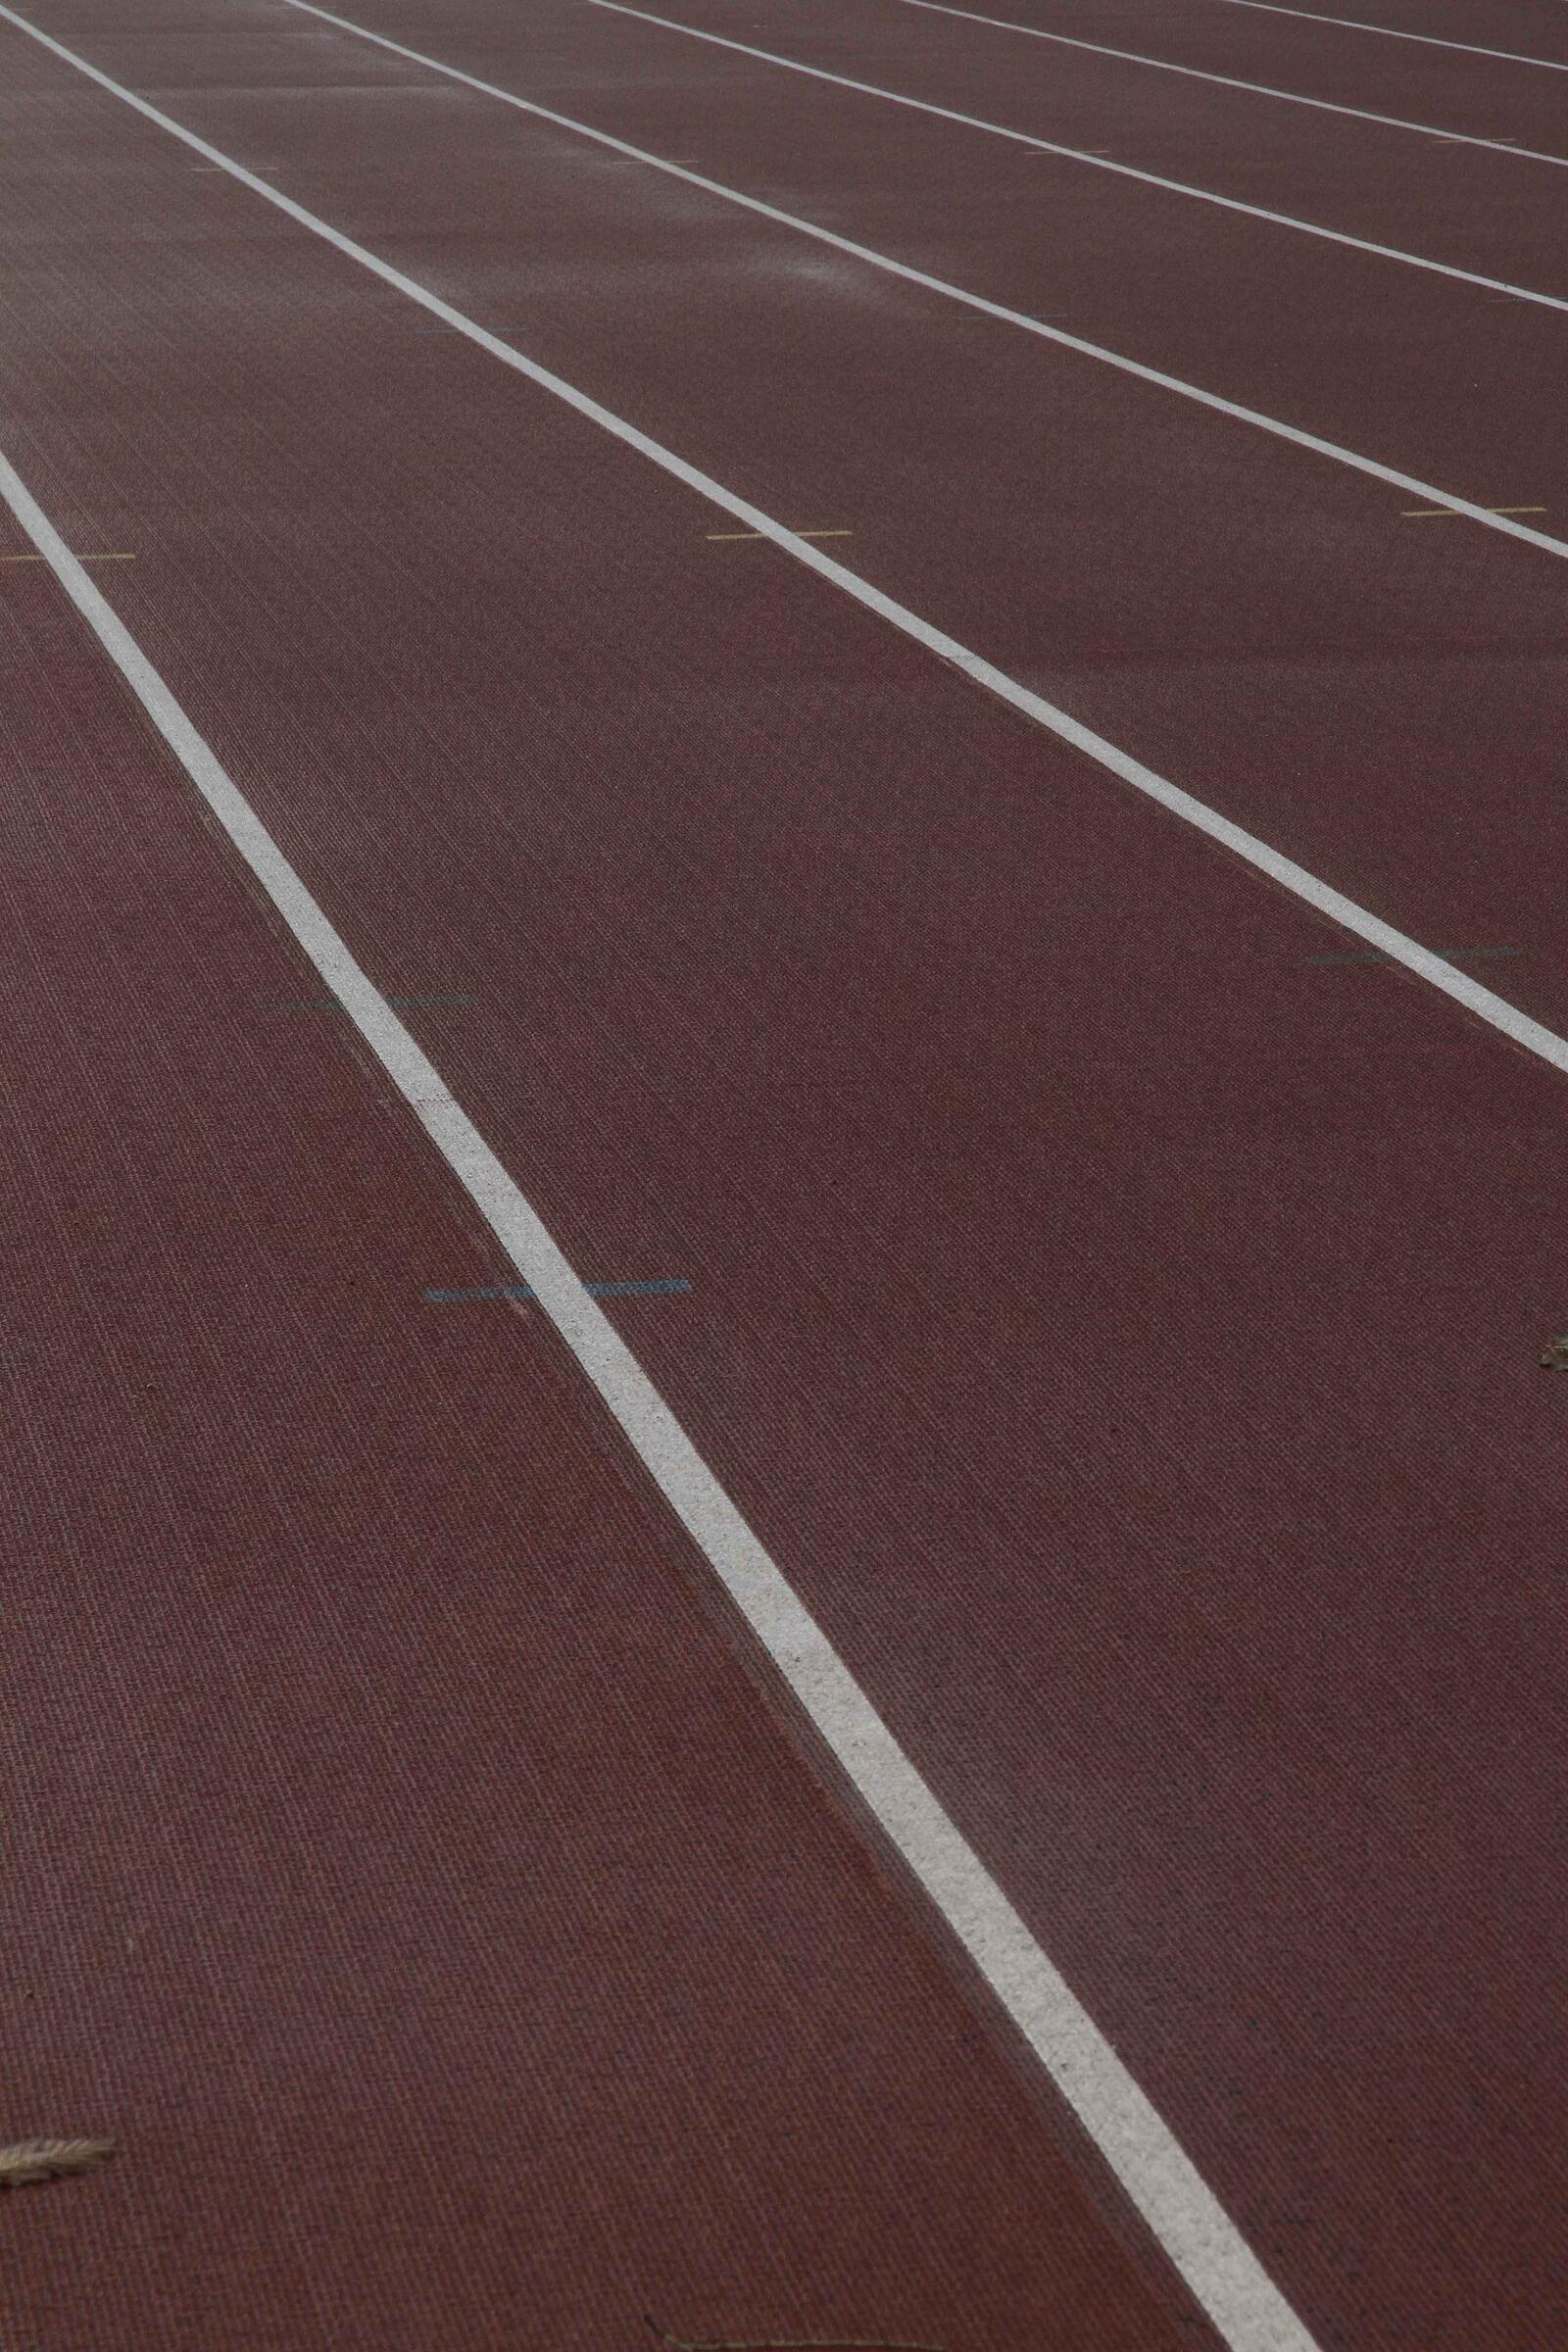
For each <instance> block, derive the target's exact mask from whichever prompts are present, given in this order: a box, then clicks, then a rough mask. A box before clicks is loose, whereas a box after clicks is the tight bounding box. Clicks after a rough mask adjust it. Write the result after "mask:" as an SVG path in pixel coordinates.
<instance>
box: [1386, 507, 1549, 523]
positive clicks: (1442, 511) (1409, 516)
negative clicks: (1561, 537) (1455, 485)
mask: <svg viewBox="0 0 1568 2352" xmlns="http://www.w3.org/2000/svg"><path fill="white" fill-rule="evenodd" d="M1399 512H1400V514H1401V515H1403V516H1404V517H1405V520H1406V521H1407V522H1414V521H1416V520H1417V519H1425V520H1427V521H1431V520H1432V519H1434V518H1435V517H1436V516H1438V515H1443V516H1444V517H1445V518H1446V517H1448V516H1450V515H1452V513H1453V509H1452V508H1451V507H1401V508H1400V510H1399ZM1548 512H1549V509H1547V508H1545V507H1489V508H1488V509H1487V513H1488V514H1489V515H1545V514H1547V513H1548Z"/></svg>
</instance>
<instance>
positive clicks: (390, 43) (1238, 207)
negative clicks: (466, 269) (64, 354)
mask: <svg viewBox="0 0 1568 2352" xmlns="http://www.w3.org/2000/svg"><path fill="white" fill-rule="evenodd" d="M285 5H286V6H288V7H289V8H298V9H303V11H304V12H305V14H306V15H307V16H311V17H319V18H320V20H321V22H322V23H323V24H324V25H336V26H337V27H338V29H339V30H340V31H342V32H349V33H353V34H354V35H355V36H356V38H357V39H359V40H362V41H373V42H374V43H375V45H376V47H377V48H378V49H390V50H391V52H392V54H393V56H394V57H406V58H409V59H410V60H412V61H413V62H414V63H415V64H417V65H421V66H428V67H429V69H430V71H431V72H432V73H445V74H447V75H449V76H450V77H451V79H452V80H453V81H461V82H463V83H464V84H465V85H466V87H467V88H468V89H470V90H479V91H482V92H483V94H484V95H485V96H486V97H487V98H500V99H502V100H503V101H504V102H505V104H506V105H508V106H515V107H516V108H517V109H518V110H519V112H520V113H522V114H525V115H535V116H537V117H538V119H539V120H540V122H542V123H554V124H555V125H556V126H557V127H558V128H559V129H561V130H570V131H574V132H575V133H576V134H577V135H578V137H579V138H584V139H593V140H595V141H596V142H597V144H598V145H599V146H601V147H609V148H611V149H612V150H613V152H614V153H615V154H616V155H624V156H628V157H629V158H630V159H631V160H632V162H634V163H639V164H647V165H648V166H649V167H650V168H651V169H652V170H653V171H655V172H668V173H669V175H670V177H671V178H673V179H684V180H685V181H687V183H688V184H689V185H690V186H692V187H694V188H703V189H705V190H706V191H707V193H708V194H709V195H711V196H720V197H722V198H723V199H724V201H725V203H726V204H742V205H744V206H745V207H746V209H747V211H748V212H753V213H760V214H761V216H762V218H763V219H764V220H765V221H779V222H781V223H782V225H783V226H784V227H785V228H793V229H796V230H798V231H799V233H800V234H801V235H802V236H807V237H815V238H816V239H817V240H818V242H819V243H821V244H824V245H835V246H837V247H838V249H839V251H840V252H841V253H853V254H854V255H855V257H856V259H857V260H858V261H862V262H870V263H871V264H872V265H873V266H874V267H875V268H876V269H878V270H892V271H893V273H894V274H895V275H896V276H899V277H907V278H908V279H909V280H910V281H911V283H913V284H915V285H918V286H925V287H928V288H929V289H930V290H931V291H932V292H933V293H937V294H946V295H949V296H951V297H952V298H953V299H954V300H955V301H956V302H971V303H974V304H975V306H976V307H977V308H979V309H983V310H987V311H989V312H990V313H991V315H992V316H993V317H994V318H1003V319H1008V320H1010V321H1011V322H1012V323H1013V324H1014V325H1018V326H1027V327H1028V328H1029V329H1030V330H1031V332H1037V331H1038V330H1039V322H1038V320H1036V319H1030V318H1028V317H1027V316H1025V315H1024V314H1022V313H1020V312H1017V311H1005V310H1000V309H999V308H998V306H997V305H996V304H994V303H986V302H983V301H981V300H980V299H979V298H978V297H977V296H974V295H970V294H965V293H964V292H963V290H962V289H961V287H958V286H954V285H950V284H948V282H947V281H946V280H945V279H943V278H940V277H931V276H928V275H927V273H926V272H925V271H924V270H913V269H910V268H909V267H907V265H906V264H905V263H903V262H896V261H892V260H890V259H889V257H888V256H887V255H886V254H881V253H876V252H873V251H872V249H871V248H870V247H869V246H867V245H857V244H855V243H854V242H853V241H852V240H851V239H850V238H849V237H841V236H836V235H835V234H834V233H833V231H832V230H831V229H826V228H818V227H817V226H816V224H815V222H814V221H803V220H801V219H799V218H798V216H797V215H795V214H794V213H781V212H780V211H779V210H778V208H777V207H776V206H775V205H771V204H764V203H763V202H762V201H761V199H760V197H758V196H743V195H742V194H741V193H740V191H739V189H737V188H731V187H728V186H726V185H725V184H724V182H723V181H722V180H717V179H708V178H705V177H704V175H703V173H702V172H693V171H691V170H689V169H688V168H687V167H686V166H685V165H684V164H671V163H667V162H666V161H665V159H664V158H663V157H662V156H660V155H651V154H650V153H649V151H648V150H647V148H645V147H633V146H631V145H630V144H628V142H627V141H626V140H625V139H617V138H614V137H613V135H612V134H611V133H610V132H609V131H608V130H595V129H594V128H593V126H592V124H591V123H579V122H577V121H576V119H575V118H574V117H573V116H571V115H559V114H557V113H556V112H555V111H554V109H553V108H551V107H548V106H541V105H540V104H539V102H538V101H537V99H533V98H519V97H518V96H517V95H516V93H515V91H513V90H506V89H503V88H502V87H501V85H500V83H499V82H494V81H482V80H481V79H480V78H479V76H478V74H476V73H464V71H463V69H462V68H461V67H459V66H448V65H443V63H442V62H441V60H440V59H439V58H437V57H429V56H427V55H426V54H425V53H424V51H423V50H420V49H409V48H406V47H405V46H404V44H403V43H402V42H401V41H394V40H389V39H388V37H387V35H386V34H385V33H384V32H371V31H369V30H368V28H367V27H366V26H365V25H357V24H355V23H354V21H353V19H352V18H349V17H340V16H335V15H334V14H333V12H332V11H331V10H330V9H326V8H319V7H317V6H316V5H315V0H285ZM962 119H964V120H966V119H967V118H962ZM980 127H981V128H983V129H990V128H992V127H993V126H992V125H991V124H989V123H984V124H982V125H981V126H980ZM1002 135H1003V136H1004V137H1005V138H1018V139H1020V140H1021V141H1022V143H1023V144H1024V145H1025V146H1029V147H1042V148H1044V149H1045V150H1046V152H1047V153H1048V154H1052V155H1061V156H1068V157H1072V158H1074V159H1075V160H1077V161H1080V162H1083V163H1086V164H1094V165H1095V166H1097V168H1098V169H1100V170H1102V171H1106V172H1119V173H1120V174H1121V175H1122V176H1123V177H1124V178H1126V179H1141V180H1143V181H1145V182H1146V183H1147V184H1148V185H1149V186H1151V187H1155V188H1163V189H1165V190H1166V191H1167V192H1170V191H1174V192H1175V193H1176V194H1177V195H1179V196H1196V197H1198V198H1199V199H1200V200H1201V202H1202V203H1204V204H1217V205H1221V206H1223V207H1224V209H1225V210H1226V211H1227V212H1232V213H1248V214H1250V216H1251V218H1252V219H1253V220H1254V221H1270V222H1272V223H1273V224H1274V225H1275V226H1276V227H1279V228H1296V229H1300V230H1301V231H1302V232H1303V234H1305V235H1306V236H1309V237H1324V238H1326V239H1327V240H1328V241H1329V243H1330V244H1334V245H1348V246H1350V247H1351V248H1352V249H1353V250H1354V251H1355V252H1357V253H1370V254H1373V255H1375V256H1376V257H1377V258H1378V259H1379V260H1380V261H1386V262H1401V263H1403V264H1404V265H1405V267H1406V268H1407V269H1411V270H1432V271H1433V272H1434V273H1435V274H1436V275H1437V276H1439V277H1451V278H1456V279H1457V280H1458V281H1459V282H1460V283H1461V284H1462V285H1467V286H1480V287H1481V288H1482V289H1483V290H1484V291H1485V292H1486V293H1489V294H1507V295H1510V296H1511V297H1512V298H1513V300H1514V301H1515V302H1536V303H1541V304H1542V305H1543V306H1544V308H1545V309H1547V310H1551V311H1568V296H1563V295H1559V294H1537V293H1535V292H1533V291H1532V290H1531V288H1530V287H1528V286H1512V285H1509V284H1508V282H1507V280H1506V279H1505V278H1500V277H1483V276H1481V275H1480V274H1479V273H1478V272H1477V271H1476V270H1459V269H1456V268H1454V267H1453V265H1452V264H1451V263H1448V262H1429V261H1425V260H1423V258H1422V257H1421V255H1420V254H1416V253H1401V252H1400V251H1399V249H1398V248H1397V246H1394V245H1374V244H1370V243H1368V241H1367V240H1366V238H1364V237H1351V236H1347V235H1345V234H1344V233H1343V232H1342V231H1341V230H1339V229H1335V228H1319V227H1318V226H1317V225H1316V224H1315V223H1314V222H1313V221H1295V220H1293V219H1292V218H1291V216H1290V215H1289V214H1288V213H1270V212H1265V211H1263V210H1262V208H1261V207H1260V206H1258V205H1255V204H1243V203H1242V202H1241V201H1240V200H1239V199H1238V198H1236V197H1233V196H1215V195H1212V194H1210V192H1209V191H1208V190H1207V189H1206V188H1190V187H1187V186H1185V185H1184V184H1183V182H1182V181H1180V180H1178V179H1160V178H1158V177H1157V176H1156V175H1155V174H1154V173H1153V172H1139V171H1137V170H1135V169H1134V168H1133V166H1131V165H1130V164H1107V163H1104V162H1103V159H1102V158H1100V157H1099V156H1094V155H1087V154H1084V153H1083V152H1082V151H1081V150H1079V149H1077V148H1073V147H1054V146H1052V145H1051V142H1050V141H1049V140H1046V139H1033V138H1029V137H1028V136H1027V135H1026V134H1025V133H1023V132H1015V131H1005V132H1004V133H1003V134H1002Z"/></svg>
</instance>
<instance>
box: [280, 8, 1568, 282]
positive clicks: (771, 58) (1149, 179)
mask: <svg viewBox="0 0 1568 2352" xmlns="http://www.w3.org/2000/svg"><path fill="white" fill-rule="evenodd" d="M291 5H294V7H299V5H301V0H291ZM588 5H590V7H604V10H612V12H613V14H618V17H639V19H642V22H644V24H659V25H665V28H667V30H670V33H689V35H691V40H710V42H714V45H717V47H721V49H741V52H743V54H745V57H760V59H761V61H764V64H768V66H785V69H788V71H790V73H807V75H811V80H813V82H835V84H837V87H839V89H856V92H858V94H860V96H865V99H889V101H891V104H894V106H909V108H914V113H919V116H936V118H938V123H959V124H961V127H964V129H971V131H987V134H990V136H992V139H1010V141H1013V143H1015V146H1027V148H1037V151H1039V153H1042V155H1065V158H1067V160H1069V163H1086V165H1091V167H1093V170H1096V172H1114V174H1116V178H1136V181H1140V183H1143V186H1145V188H1161V190H1163V193H1166V195H1190V198H1192V200H1195V202H1199V205H1218V207H1220V212H1242V214H1246V219H1250V221H1267V223H1269V225H1272V228H1296V230H1300V235H1304V237H1324V240H1326V242H1328V245H1348V247H1349V249H1351V252H1356V254H1378V259H1380V261H1403V264H1405V269H1413V270H1437V272H1439V275H1441V277H1460V280H1464V282H1467V284H1474V287H1488V289H1491V292H1495V294H1511V296H1514V299H1516V301H1540V304H1546V308H1551V311H1568V299H1563V296H1561V294H1535V292H1533V289H1531V287H1516V284H1509V282H1507V280H1502V277H1481V275H1476V272H1474V270H1460V269H1455V266H1452V264H1448V261H1427V259H1425V257H1422V254H1405V252H1403V249H1401V247H1398V245H1378V242H1373V240H1371V237H1351V235H1349V233H1348V230H1343V228H1324V225H1321V223H1319V221H1302V219H1298V217H1296V214H1291V212H1272V210H1269V207H1267V205H1249V202H1244V198H1239V195H1215V190H1213V188H1195V186H1192V181H1185V178H1166V176H1163V174H1161V172H1145V170H1140V167H1138V165H1131V163H1114V158H1109V155H1104V153H1103V151H1101V148H1069V146H1062V143H1060V141H1057V139H1037V136H1034V131H1015V129H1008V124H1006V123H987V120H985V116H961V113H956V108H953V106H936V104H933V101H931V99H909V96H906V94H903V92H901V89H882V84H879V82H851V80H849V75H844V73H827V69H825V66H802V64H800V59H795V57H776V54H773V52H771V49H748V47H745V42H738V40H721V37H719V35H717V33H696V30H694V28H691V25H689V24H672V22H670V19H667V17H649V12H647V10H637V7H623V5H620V0H588ZM338 22H341V19H338ZM412 54H414V52H412ZM1504 153H1507V155H1511V153H1514V148H1504Z"/></svg>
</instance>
